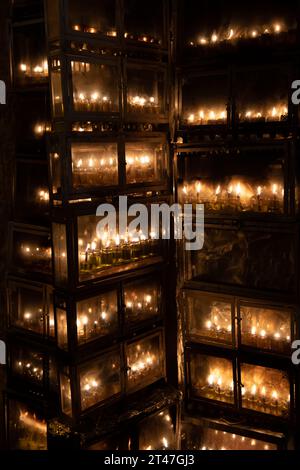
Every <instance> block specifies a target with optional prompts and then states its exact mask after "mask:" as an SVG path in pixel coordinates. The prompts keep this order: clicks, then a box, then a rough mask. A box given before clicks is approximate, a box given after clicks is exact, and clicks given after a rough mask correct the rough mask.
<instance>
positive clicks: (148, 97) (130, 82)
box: [126, 63, 167, 119]
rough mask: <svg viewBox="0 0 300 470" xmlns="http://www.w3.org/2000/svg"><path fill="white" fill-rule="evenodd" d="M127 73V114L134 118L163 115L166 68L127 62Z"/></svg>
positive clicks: (165, 107)
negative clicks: (141, 66) (141, 65)
mask: <svg viewBox="0 0 300 470" xmlns="http://www.w3.org/2000/svg"><path fill="white" fill-rule="evenodd" d="M126 75H127V97H126V98H127V114H128V115H129V117H130V116H132V117H133V118H134V119H139V117H140V118H141V119H144V118H146V117H147V116H155V115H156V116H158V117H159V116H165V115H166V113H167V102H166V87H167V82H166V78H167V77H166V69H164V68H160V67H158V66H156V67H153V68H151V67H149V66H147V65H144V66H143V68H142V69H141V68H140V65H138V66H137V65H134V64H133V63H128V65H127V69H126Z"/></svg>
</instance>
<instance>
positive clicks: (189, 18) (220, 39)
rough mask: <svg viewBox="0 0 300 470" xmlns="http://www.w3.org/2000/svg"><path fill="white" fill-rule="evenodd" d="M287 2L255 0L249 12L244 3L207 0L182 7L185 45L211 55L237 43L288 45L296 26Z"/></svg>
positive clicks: (191, 0)
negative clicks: (286, 42)
mask: <svg viewBox="0 0 300 470" xmlns="http://www.w3.org/2000/svg"><path fill="white" fill-rule="evenodd" d="M289 6H290V4H289V2H287V3H284V2H281V1H280V0H275V1H274V0H266V1H265V2H264V3H263V4H262V3H261V2H259V0H254V1H253V2H252V3H251V8H250V9H249V8H248V6H247V4H245V3H236V2H234V1H228V2H226V4H225V3H224V2H223V1H222V0H216V2H214V4H213V6H212V4H211V3H210V2H209V0H204V1H202V2H201V3H199V2H198V1H197V0H190V1H189V2H188V3H186V4H184V10H183V16H184V41H185V44H186V45H188V46H190V47H197V48H201V49H202V51H203V52H204V51H211V52H213V51H214V50H215V49H218V46H219V47H222V46H223V47H224V48H225V51H226V48H228V47H229V46H230V45H231V46H232V47H233V46H236V45H237V44H238V43H240V42H246V43H249V44H251V43H252V42H253V43H254V44H256V43H257V42H260V43H262V44H272V43H275V44H278V43H281V42H284V41H288V43H289V44H290V43H291V38H292V40H293V38H294V36H293V34H292V35H291V33H293V30H294V29H295V28H296V25H297V22H296V18H295V15H294V14H293V12H292V11H291V8H289ZM290 35H291V38H290V37H289V36H290Z"/></svg>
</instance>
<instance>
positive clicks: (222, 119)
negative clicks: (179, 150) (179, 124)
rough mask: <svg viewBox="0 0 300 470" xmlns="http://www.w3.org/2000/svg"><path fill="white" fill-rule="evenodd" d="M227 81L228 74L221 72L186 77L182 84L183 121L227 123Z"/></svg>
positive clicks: (195, 123) (211, 123)
mask: <svg viewBox="0 0 300 470" xmlns="http://www.w3.org/2000/svg"><path fill="white" fill-rule="evenodd" d="M227 81H228V78H227V76H226V75H221V74H218V75H207V76H198V77H191V78H185V79H184V80H183V85H182V117H181V119H182V121H183V123H184V124H188V125H202V124H210V125H215V124H226V122H227V103H228V83H227Z"/></svg>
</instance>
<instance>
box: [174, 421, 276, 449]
mask: <svg viewBox="0 0 300 470" xmlns="http://www.w3.org/2000/svg"><path fill="white" fill-rule="evenodd" d="M181 442H182V450H187V451H191V450H227V451H228V450H229V451H232V450H237V451H241V450H247V451H249V450H256V451H261V450H264V451H266V450H280V449H281V448H282V447H283V445H284V436H283V435H282V434H280V433H272V432H270V431H267V430H257V429H255V430H254V429H251V428H246V427H244V428H243V427H240V428H239V427H237V426H234V425H232V426H231V425H226V424H224V423H222V422H219V421H209V420H206V419H199V420H195V419H190V420H189V419H187V420H186V421H184V422H183V423H182V441H181Z"/></svg>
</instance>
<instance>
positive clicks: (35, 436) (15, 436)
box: [7, 399, 47, 450]
mask: <svg viewBox="0 0 300 470" xmlns="http://www.w3.org/2000/svg"><path fill="white" fill-rule="evenodd" d="M7 408H8V410H7V411H8V420H7V421H8V422H7V425H8V426H7V427H8V444H9V449H10V450H47V422H46V419H45V416H44V415H43V413H41V412H40V411H39V410H37V409H34V408H33V407H32V406H31V405H27V404H26V403H23V402H21V401H19V400H15V399H9V401H8V407H7Z"/></svg>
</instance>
